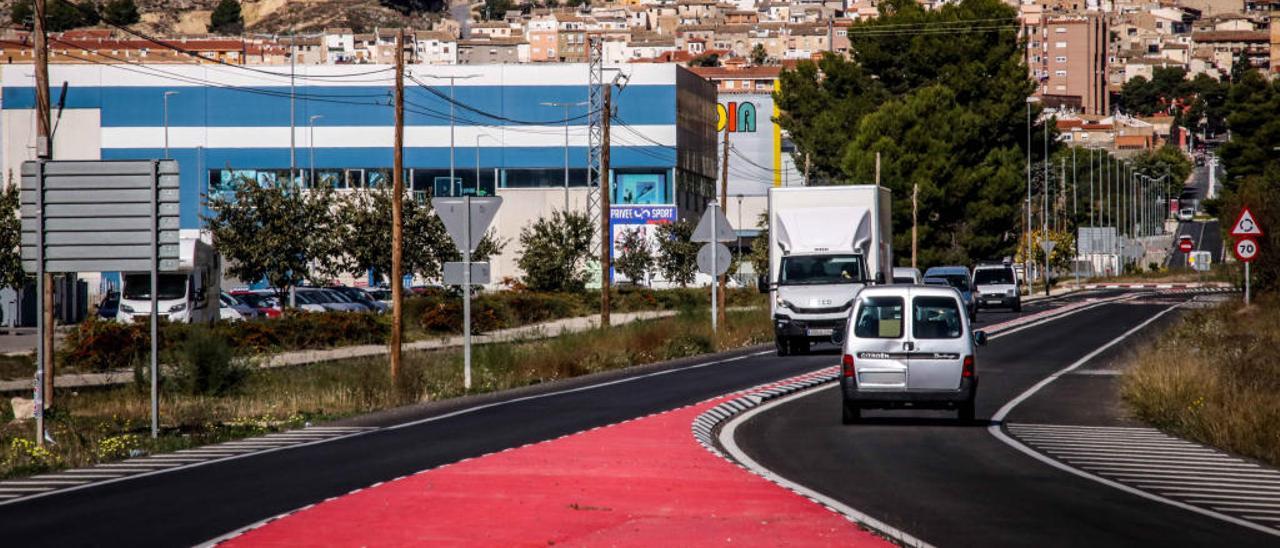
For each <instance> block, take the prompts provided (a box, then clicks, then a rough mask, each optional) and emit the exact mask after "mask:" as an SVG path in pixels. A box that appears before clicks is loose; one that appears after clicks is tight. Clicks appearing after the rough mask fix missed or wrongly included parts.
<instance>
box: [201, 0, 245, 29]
mask: <svg viewBox="0 0 1280 548" xmlns="http://www.w3.org/2000/svg"><path fill="white" fill-rule="evenodd" d="M209 32H211V33H214V34H240V33H241V32H244V15H243V14H241V13H240V2H237V1H236V0H221V1H220V2H218V5H217V7H215V8H213V14H211V15H210V16H209Z"/></svg>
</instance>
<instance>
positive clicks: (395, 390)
mask: <svg viewBox="0 0 1280 548" xmlns="http://www.w3.org/2000/svg"><path fill="white" fill-rule="evenodd" d="M772 336H773V332H772V328H771V325H770V322H769V318H768V314H767V313H765V312H762V311H749V312H735V313H730V314H729V318H728V327H727V328H722V329H721V331H720V334H719V336H718V337H713V336H712V335H711V332H710V326H709V322H708V319H707V314H706V309H702V310H700V311H698V312H688V313H682V314H680V315H678V316H676V317H671V318H665V319H661V320H653V321H647V322H636V323H631V324H628V325H625V326H619V327H614V328H612V329H609V330H595V331H587V332H581V333H573V334H566V335H562V336H560V337H554V338H549V339H542V340H536V341H524V342H514V343H501V344H490V345H483V346H479V347H476V348H475V349H474V354H473V367H474V370H473V385H472V390H471V392H470V393H481V392H490V391H496V390H503V389H508V388H515V387H520V386H528V385H531V384H538V383H542V382H548V381H553V380H557V379H565V378H570V377H576V376H580V375H584V374H589V373H595V372H600V371H606V370H610V369H618V368H622V367H628V366H632V365H640V364H646V363H653V362H657V361H662V360H668V359H674V358H681V357H687V356H694V355H698V354H704V353H708V352H712V351H715V350H727V349H732V348H740V347H743V346H747V345H751V344H757V343H761V342H766V341H769V340H771V339H772ZM466 393H467V392H466V391H464V390H463V389H462V355H461V351H460V350H449V351H439V352H417V353H409V354H406V355H405V360H404V371H403V373H402V375H401V378H400V379H399V382H398V383H394V384H393V383H392V381H391V379H390V377H389V375H388V374H387V364H386V361H385V360H384V359H356V360H347V361H336V362H328V363H321V364H313V365H308V366H300V367H294V368H282V369H271V370H257V371H255V372H254V373H253V374H252V375H251V376H250V378H249V380H248V381H247V382H246V384H245V385H244V386H243V387H242V389H241V390H240V391H239V392H237V393H234V394H231V395H228V396H223V397H208V396H203V397H202V396H189V395H185V394H181V393H178V392H177V391H175V390H165V392H164V397H163V398H162V400H161V411H160V414H161V426H162V429H163V431H164V435H162V436H161V437H160V439H159V440H157V441H152V440H150V439H149V438H147V433H148V432H149V430H148V429H149V424H150V423H149V420H150V419H149V416H150V415H149V413H150V407H149V405H150V404H149V399H148V395H147V392H146V390H143V389H139V388H138V387H135V386H125V387H116V388H109V389H101V390H91V391H82V392H79V393H73V392H68V393H61V394H60V395H59V400H58V401H59V405H60V409H59V411H58V412H57V413H56V414H55V415H53V416H52V417H51V418H50V421H49V424H50V425H51V431H52V433H53V437H54V439H56V440H57V442H58V443H57V445H56V446H52V447H51V451H50V452H47V453H42V452H40V451H39V450H37V449H35V448H34V447H31V446H30V445H29V444H28V443H27V440H29V439H30V437H31V432H32V426H31V425H30V421H22V422H17V423H10V424H9V425H7V426H0V478H3V477H14V476H23V475H30V474H33V473H39V472H43V471H47V470H51V469H57V468H64V467H75V466H84V465H88V464H92V463H95V462H102V461H110V460H117V459H120V458H124V457H127V456H128V455H129V453H130V451H131V450H133V451H145V452H148V453H157V452H165V451H173V450H177V449H182V448H186V447H192V446H198V445H204V444H208V443H215V442H219V441H224V440H228V439H236V438H241V437H247V436H253V435H258V434H262V433H266V432H270V431H275V430H280V429H285V428H292V427H297V426H301V425H303V424H304V423H307V422H318V421H325V420H332V419H335V418H340V417H347V416H351V415H358V414H362V413H368V412H372V411H377V410H381V409H388V408H392V407H397V406H401V405H407V404H413V403H418V402H424V401H438V400H442V399H448V398H453V397H458V396H461V395H464V394H466ZM0 411H2V412H4V413H7V412H8V409H7V403H5V404H0Z"/></svg>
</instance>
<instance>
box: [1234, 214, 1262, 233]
mask: <svg viewBox="0 0 1280 548" xmlns="http://www.w3.org/2000/svg"><path fill="white" fill-rule="evenodd" d="M1231 235H1232V236H1235V237H1237V238H1239V237H1241V236H1261V235H1262V227H1260V226H1258V222H1257V221H1256V220H1254V218H1253V212H1252V211H1249V208H1247V207H1246V208H1244V209H1241V210H1240V217H1239V218H1237V219H1236V224H1234V225H1231Z"/></svg>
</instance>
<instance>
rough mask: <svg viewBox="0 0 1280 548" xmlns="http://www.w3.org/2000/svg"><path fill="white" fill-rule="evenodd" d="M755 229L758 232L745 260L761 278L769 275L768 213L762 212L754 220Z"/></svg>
mask: <svg viewBox="0 0 1280 548" xmlns="http://www.w3.org/2000/svg"><path fill="white" fill-rule="evenodd" d="M756 228H758V229H760V232H759V233H757V234H756V239H754V240H752V241H751V253H750V254H749V255H747V259H748V260H750V261H751V268H752V270H755V272H756V275H757V276H763V275H766V274H768V273H769V213H768V212H763V213H761V214H760V217H758V218H757V219H756Z"/></svg>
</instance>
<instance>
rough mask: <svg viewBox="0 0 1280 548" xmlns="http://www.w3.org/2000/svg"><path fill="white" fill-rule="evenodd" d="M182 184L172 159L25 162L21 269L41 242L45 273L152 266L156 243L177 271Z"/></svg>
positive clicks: (29, 266)
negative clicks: (180, 187)
mask: <svg viewBox="0 0 1280 548" xmlns="http://www.w3.org/2000/svg"><path fill="white" fill-rule="evenodd" d="M179 186H180V185H179V180H178V162H176V161H174V160H141V161H76V160H59V161H46V162H24V163H23V164H22V266H23V268H24V269H25V270H27V271H28V272H35V271H36V270H38V268H37V266H38V265H37V264H36V258H37V256H38V254H39V251H40V250H39V247H40V244H41V243H43V246H44V262H45V270H46V271H47V272H104V271H137V270H150V269H151V258H152V253H153V245H154V246H156V248H155V249H154V251H155V252H156V254H157V258H158V260H159V265H158V266H159V269H160V270H161V271H174V270H177V269H178V228H179V222H178V216H179V213H180V197H179V193H180V189H179ZM153 192H154V195H153ZM42 209H43V210H42ZM153 230H154V231H155V234H154V238H155V241H154V242H153V241H152V238H153V232H152V231H153Z"/></svg>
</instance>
